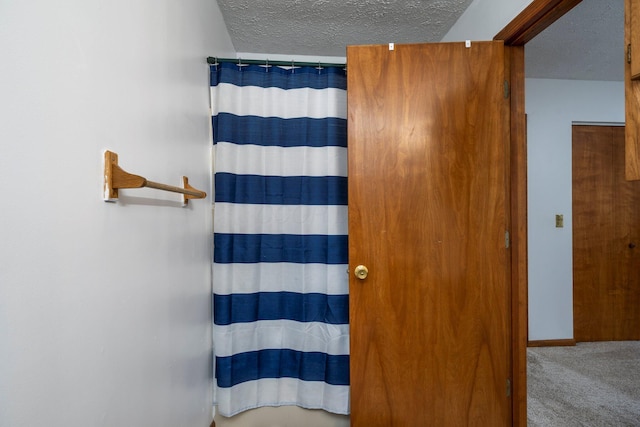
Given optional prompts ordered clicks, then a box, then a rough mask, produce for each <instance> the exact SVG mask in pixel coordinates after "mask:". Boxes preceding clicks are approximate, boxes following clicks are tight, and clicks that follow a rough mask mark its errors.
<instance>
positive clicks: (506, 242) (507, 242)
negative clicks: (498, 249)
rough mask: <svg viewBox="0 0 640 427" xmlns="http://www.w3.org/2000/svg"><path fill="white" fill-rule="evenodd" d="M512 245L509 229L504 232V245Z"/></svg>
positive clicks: (506, 246)
mask: <svg viewBox="0 0 640 427" xmlns="http://www.w3.org/2000/svg"><path fill="white" fill-rule="evenodd" d="M510 245H511V238H510V237H509V230H507V231H505V232H504V247H505V248H507V249H509V246H510Z"/></svg>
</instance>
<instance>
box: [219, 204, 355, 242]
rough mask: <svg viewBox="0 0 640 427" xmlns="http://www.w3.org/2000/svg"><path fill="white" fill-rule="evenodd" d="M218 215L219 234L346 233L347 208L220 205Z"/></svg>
mask: <svg viewBox="0 0 640 427" xmlns="http://www.w3.org/2000/svg"><path fill="white" fill-rule="evenodd" d="M215 212H216V215H215V227H216V230H217V231H218V232H220V233H234V234H239V233H249V234H258V233H267V234H276V233H284V234H300V233H304V234H339V235H346V234H347V216H346V215H347V207H346V206H334V205H331V206H308V205H252V204H237V203H218V204H216V207H215ZM336 218H337V219H338V220H336Z"/></svg>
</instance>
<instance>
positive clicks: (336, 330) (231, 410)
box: [211, 64, 349, 416]
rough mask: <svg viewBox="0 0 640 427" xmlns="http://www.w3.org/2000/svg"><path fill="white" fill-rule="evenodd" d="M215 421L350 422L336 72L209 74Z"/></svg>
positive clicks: (341, 79) (342, 82)
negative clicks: (325, 417) (292, 418)
mask: <svg viewBox="0 0 640 427" xmlns="http://www.w3.org/2000/svg"><path fill="white" fill-rule="evenodd" d="M211 86H212V87H211V97H212V111H213V117H212V125H213V135H214V144H215V157H214V158H215V165H214V167H215V176H214V181H215V205H214V246H215V247H214V267H213V293H214V295H213V306H214V328H213V331H214V332H213V339H214V356H215V357H214V359H215V373H216V385H217V387H216V393H215V395H216V404H217V405H218V412H219V413H220V414H222V415H224V416H232V415H234V414H237V413H239V412H241V411H244V410H246V409H251V408H256V407H260V406H279V405H298V406H301V407H304V408H311V409H324V410H327V411H330V412H334V413H338V414H348V413H349V326H348V275H347V246H348V245H347V200H346V185H347V181H346V175H347V153H346V76H345V73H344V70H341V69H338V68H326V69H322V70H318V69H317V68H314V67H302V68H295V69H293V70H286V69H283V68H279V67H269V68H266V67H260V66H243V67H238V66H237V65H236V64H219V65H214V66H211Z"/></svg>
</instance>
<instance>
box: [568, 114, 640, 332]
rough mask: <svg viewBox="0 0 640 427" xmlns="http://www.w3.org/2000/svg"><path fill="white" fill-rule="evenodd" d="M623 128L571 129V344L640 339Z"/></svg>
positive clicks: (635, 198) (634, 191) (636, 186)
mask: <svg viewBox="0 0 640 427" xmlns="http://www.w3.org/2000/svg"><path fill="white" fill-rule="evenodd" d="M624 144H625V128H624V127H622V126H619V127H611V126H573V318H574V322H573V328H574V337H575V339H576V341H617V340H638V339H640V252H639V251H640V248H636V247H635V246H636V245H638V244H640V209H638V207H639V206H640V182H638V181H626V180H625V173H624V165H625V161H624V155H625V152H624Z"/></svg>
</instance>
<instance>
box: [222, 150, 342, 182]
mask: <svg viewBox="0 0 640 427" xmlns="http://www.w3.org/2000/svg"><path fill="white" fill-rule="evenodd" d="M216 155H218V156H223V157H224V159H225V163H224V164H222V165H220V170H218V171H216V172H229V173H234V174H238V175H249V174H257V175H265V176H280V175H285V176H295V175H305V176H325V175H330V176H347V149H346V148H344V147H263V146H260V145H236V144H232V143H227V142H218V143H217V145H216Z"/></svg>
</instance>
